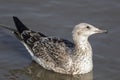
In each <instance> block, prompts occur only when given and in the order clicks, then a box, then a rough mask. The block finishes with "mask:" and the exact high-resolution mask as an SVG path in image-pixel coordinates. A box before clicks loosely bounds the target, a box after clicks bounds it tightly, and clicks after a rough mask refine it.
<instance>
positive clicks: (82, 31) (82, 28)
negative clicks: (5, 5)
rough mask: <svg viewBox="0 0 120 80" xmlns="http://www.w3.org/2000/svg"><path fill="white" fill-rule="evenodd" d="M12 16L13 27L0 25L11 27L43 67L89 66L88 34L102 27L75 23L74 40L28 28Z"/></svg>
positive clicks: (80, 70)
mask: <svg viewBox="0 0 120 80" xmlns="http://www.w3.org/2000/svg"><path fill="white" fill-rule="evenodd" d="M13 19H14V22H15V25H16V28H17V30H14V29H11V28H8V27H6V26H3V25H1V26H2V27H4V28H6V29H9V30H11V31H13V32H14V34H15V35H16V37H17V38H18V39H19V40H20V41H21V42H22V43H23V44H24V46H25V47H26V49H27V50H28V52H29V53H30V55H31V56H32V58H33V60H35V61H36V62H37V63H38V64H40V65H41V66H42V67H44V68H45V69H48V70H53V71H54V72H59V73H63V74H73V75H74V74H84V73H88V72H90V71H91V70H92V68H93V63H92V48H91V45H90V43H89V42H88V37H89V36H90V35H92V34H95V33H103V32H106V30H100V29H98V28H95V27H94V26H92V25H90V24H87V23H81V24H78V25H76V26H75V28H74V29H73V40H74V43H72V42H70V41H68V40H65V39H60V38H56V37H48V36H46V35H44V34H42V33H40V32H35V31H32V30H29V29H28V28H27V27H25V25H24V24H23V23H22V22H21V21H20V20H19V19H18V18H17V17H13Z"/></svg>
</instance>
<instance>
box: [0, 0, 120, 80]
mask: <svg viewBox="0 0 120 80" xmlns="http://www.w3.org/2000/svg"><path fill="white" fill-rule="evenodd" d="M12 16H17V17H19V18H20V19H21V20H22V21H23V23H24V24H26V25H27V26H28V27H29V28H30V29H32V30H35V31H40V32H42V33H44V34H46V35H52V36H57V37H61V38H65V39H69V40H70V41H72V36H71V35H72V34H71V31H72V29H73V27H74V26H75V25H76V24H78V23H80V22H87V23H90V24H93V25H95V26H96V27H99V28H103V29H107V30H108V31H109V33H108V34H101V35H100V34H99V35H94V36H92V37H90V42H91V45H92V48H93V52H94V55H93V57H94V70H93V72H91V73H88V74H85V75H80V76H74V77H73V76H70V75H61V74H57V73H54V72H51V71H47V70H45V69H43V68H41V67H40V66H39V65H37V64H36V63H35V62H33V61H32V59H31V57H30V56H29V53H28V52H27V50H26V49H25V48H24V46H23V45H22V44H21V43H20V42H19V41H18V40H17V39H16V38H15V36H14V35H13V34H12V33H11V32H9V31H7V30H4V29H2V28H0V80H120V46H119V45H120V34H119V32H120V1H119V0H106V1H105V0H0V23H1V24H5V25H8V26H10V27H12V28H15V26H14V24H13V20H12ZM92 73H93V74H92Z"/></svg>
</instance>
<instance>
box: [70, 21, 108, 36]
mask: <svg viewBox="0 0 120 80" xmlns="http://www.w3.org/2000/svg"><path fill="white" fill-rule="evenodd" d="M72 33H73V36H84V37H85V36H86V37H89V36H91V35H93V34H96V33H107V30H101V29H99V28H96V27H95V26H93V25H90V24H88V23H80V24H78V25H76V26H75V28H74V29H73V32H72Z"/></svg>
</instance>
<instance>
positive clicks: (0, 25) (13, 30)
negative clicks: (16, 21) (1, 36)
mask: <svg viewBox="0 0 120 80" xmlns="http://www.w3.org/2000/svg"><path fill="white" fill-rule="evenodd" d="M0 27H2V28H5V29H8V30H10V31H12V32H16V30H15V29H12V28H10V27H8V26H6V25H3V24H0Z"/></svg>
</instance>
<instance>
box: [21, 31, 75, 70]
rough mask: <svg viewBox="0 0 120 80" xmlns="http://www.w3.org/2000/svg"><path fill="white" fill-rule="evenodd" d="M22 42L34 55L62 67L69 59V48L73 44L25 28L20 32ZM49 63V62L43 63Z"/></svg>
mask: <svg viewBox="0 0 120 80" xmlns="http://www.w3.org/2000/svg"><path fill="white" fill-rule="evenodd" d="M21 38H22V40H23V42H24V43H25V44H26V45H27V46H28V47H29V49H30V50H31V51H32V52H33V54H34V56H36V57H38V58H41V59H43V60H44V61H46V63H47V62H48V61H51V62H54V64H55V66H59V67H62V68H66V67H64V65H65V64H66V65H67V64H68V62H69V60H70V54H71V53H70V52H71V51H70V50H71V48H72V47H74V44H73V43H72V42H70V41H67V40H64V39H59V38H55V37H47V36H45V35H43V34H41V33H38V32H34V31H31V30H25V31H23V32H22V33H21ZM45 65H49V64H45Z"/></svg>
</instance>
